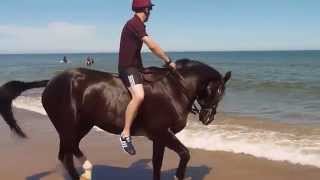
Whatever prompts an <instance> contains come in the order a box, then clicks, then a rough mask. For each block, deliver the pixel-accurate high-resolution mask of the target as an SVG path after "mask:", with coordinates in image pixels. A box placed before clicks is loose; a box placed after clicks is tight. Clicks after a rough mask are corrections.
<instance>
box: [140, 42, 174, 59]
mask: <svg viewBox="0 0 320 180" xmlns="http://www.w3.org/2000/svg"><path fill="white" fill-rule="evenodd" d="M142 40H143V42H144V43H145V44H146V45H147V46H148V48H149V49H150V50H151V51H152V52H153V53H154V54H155V55H157V56H158V57H159V58H160V59H162V60H163V61H164V63H165V64H168V63H169V62H171V60H170V58H169V57H168V56H167V55H166V53H165V52H164V51H163V50H162V49H161V48H160V46H159V45H158V44H157V43H156V42H155V41H154V40H152V38H151V37H150V36H144V37H143V38H142Z"/></svg>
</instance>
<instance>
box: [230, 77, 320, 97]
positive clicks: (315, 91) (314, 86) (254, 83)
mask: <svg viewBox="0 0 320 180" xmlns="http://www.w3.org/2000/svg"><path fill="white" fill-rule="evenodd" d="M319 84H320V82H300V81H279V80H256V79H238V78H235V79H232V81H231V82H230V88H231V89H234V90H244V91H247V90H251V91H260V92H268V93H277V94H278V93H281V92H284V93H290V92H294V93H296V94H297V93H298V94H301V95H304V94H309V95H320V91H319V89H320V86H319Z"/></svg>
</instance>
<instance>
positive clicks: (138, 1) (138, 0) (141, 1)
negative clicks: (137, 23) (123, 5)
mask: <svg viewBox="0 0 320 180" xmlns="http://www.w3.org/2000/svg"><path fill="white" fill-rule="evenodd" d="M152 6H154V4H152V2H151V0H133V1H132V10H137V9H143V8H152Z"/></svg>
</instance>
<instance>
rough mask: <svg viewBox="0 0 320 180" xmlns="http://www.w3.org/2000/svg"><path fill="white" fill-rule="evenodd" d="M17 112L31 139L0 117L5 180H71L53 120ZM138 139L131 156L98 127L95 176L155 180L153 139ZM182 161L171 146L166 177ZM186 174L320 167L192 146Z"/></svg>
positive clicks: (263, 175)
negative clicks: (19, 135) (60, 155)
mask: <svg viewBox="0 0 320 180" xmlns="http://www.w3.org/2000/svg"><path fill="white" fill-rule="evenodd" d="M14 111H15V114H16V117H17V119H18V121H19V123H20V125H21V127H22V128H23V129H24V130H25V132H26V133H27V135H28V136H29V138H28V139H26V140H21V139H19V138H17V137H16V136H15V135H13V133H11V132H10V130H9V128H8V127H7V126H6V125H5V123H4V121H3V120H2V119H1V120H0V135H1V139H0V152H1V153H0V159H1V163H0V174H1V178H0V179H1V180H2V179H3V180H23V179H26V180H40V179H41V180H64V179H68V177H67V176H66V174H65V171H64V170H63V168H62V166H61V164H60V163H59V161H58V159H57V154H58V144H59V141H58V135H57V133H56V131H55V129H54V128H53V126H52V124H51V122H50V121H49V119H48V118H47V117H46V116H43V115H40V114H37V113H34V112H29V111H25V110H20V109H15V110H14ZM134 143H135V145H136V149H137V155H136V156H132V157H131V156H128V155H126V154H124V153H123V152H122V151H121V149H120V145H119V142H118V137H117V136H114V135H110V134H108V133H105V132H97V131H95V130H92V131H91V132H90V133H89V135H87V136H86V137H85V139H83V141H82V143H81V147H82V150H83V151H84V152H85V154H86V155H87V157H88V159H89V160H90V161H91V162H92V163H93V164H94V168H93V179H95V180H100V179H117V180H126V179H131V180H133V179H139V180H140V179H152V166H151V152H152V143H151V142H150V141H149V140H147V139H146V138H144V137H135V138H134ZM75 162H77V160H75ZM177 164H178V157H177V155H176V154H175V153H174V152H172V151H170V150H168V149H167V150H166V153H165V159H164V162H163V168H162V179H164V180H171V179H173V175H174V173H175V168H176V167H177ZM77 167H80V165H79V164H78V163H77ZM79 170H80V169H79ZM186 174H187V179H192V180H213V179H221V180H234V179H238V180H318V179H319V178H320V169H319V168H316V167H312V166H302V165H296V164H291V163H288V162H280V161H270V160H267V159H261V158H256V157H254V156H250V155H244V154H234V153H227V152H209V151H203V150H197V149H191V160H190V162H189V165H188V168H187V173H186Z"/></svg>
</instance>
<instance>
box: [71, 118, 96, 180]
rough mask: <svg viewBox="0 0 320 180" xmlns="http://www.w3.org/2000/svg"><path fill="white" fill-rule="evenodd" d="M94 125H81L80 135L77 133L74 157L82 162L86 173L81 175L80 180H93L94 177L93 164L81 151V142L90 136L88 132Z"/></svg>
mask: <svg viewBox="0 0 320 180" xmlns="http://www.w3.org/2000/svg"><path fill="white" fill-rule="evenodd" d="M92 127H93V125H91V124H87V123H86V124H83V125H82V124H81V123H80V125H79V128H78V133H77V135H76V136H77V138H76V146H75V149H74V152H73V153H74V155H75V156H76V158H77V159H78V160H79V161H80V163H81V165H82V168H83V169H84V173H83V174H82V175H81V177H80V179H81V180H91V176H92V167H93V166H92V164H91V162H90V161H89V160H88V159H87V157H86V156H85V155H84V154H83V152H82V151H81V150H80V147H79V145H80V141H81V139H82V138H83V137H84V136H85V135H86V134H88V132H89V131H90V130H91V128H92Z"/></svg>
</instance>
